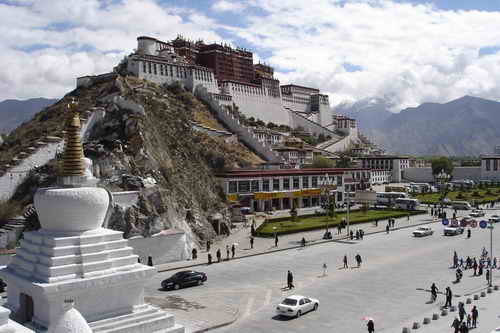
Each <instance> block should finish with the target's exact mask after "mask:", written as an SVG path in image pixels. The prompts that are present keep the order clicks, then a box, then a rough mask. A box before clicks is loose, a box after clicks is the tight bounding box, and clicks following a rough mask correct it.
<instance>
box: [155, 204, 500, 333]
mask: <svg viewBox="0 0 500 333" xmlns="http://www.w3.org/2000/svg"><path fill="white" fill-rule="evenodd" d="M494 213H498V211H489V214H494ZM432 228H433V229H434V230H435V233H434V235H432V236H429V237H425V238H413V237H411V231H412V229H403V230H399V231H394V232H391V233H390V234H388V235H387V234H385V233H379V234H374V235H370V236H369V237H365V239H364V240H362V241H337V242H331V243H325V244H321V245H316V246H310V247H306V248H300V249H293V250H289V251H284V252H277V253H273V254H268V255H263V256H256V257H249V258H244V259H241V260H235V261H229V262H227V263H224V264H219V265H212V266H206V267H203V268H201V269H200V270H202V271H205V272H206V273H207V274H208V277H209V278H208V281H207V283H206V284H205V285H203V286H201V287H193V288H186V289H182V290H179V291H171V292H165V291H161V290H158V286H159V284H160V281H161V280H162V279H163V278H165V277H167V276H169V275H171V274H173V273H174V272H168V273H167V274H158V276H157V277H156V278H155V279H154V281H152V283H151V284H150V285H149V286H148V288H147V289H146V296H149V297H150V298H151V297H152V299H155V300H156V301H158V300H161V299H169V300H171V301H172V300H177V301H178V303H179V304H184V308H183V311H186V312H187V313H189V317H190V318H192V320H196V314H197V311H207V310H208V309H213V312H214V313H213V316H214V317H216V316H217V315H220V314H221V313H222V312H224V307H228V308H238V309H239V318H238V320H237V321H236V322H235V323H234V324H232V325H230V326H227V327H226V328H220V329H218V330H217V331H220V332H241V333H245V332H304V330H309V331H311V332H318V333H320V332H365V331H366V327H365V323H364V322H363V321H362V320H361V318H362V317H364V316H371V317H373V318H374V319H375V324H376V331H377V332H391V333H392V332H395V333H396V332H401V328H402V327H403V326H405V325H406V326H408V325H409V324H410V323H412V322H413V321H414V320H415V318H422V319H423V317H424V316H431V315H432V313H435V312H439V307H440V306H442V305H443V304H444V298H443V296H440V297H439V298H438V301H437V302H436V303H433V304H429V303H428V300H429V298H430V295H429V293H428V292H427V291H425V290H424V289H428V288H429V286H430V285H431V283H432V282H435V283H436V284H437V286H438V287H439V288H440V289H441V290H444V288H445V287H446V286H451V288H452V290H453V292H454V293H455V294H456V295H460V296H462V297H461V298H460V299H459V298H457V299H456V301H458V300H462V301H465V298H464V297H463V295H465V294H469V293H472V292H477V291H478V290H482V288H484V287H485V286H486V281H485V278H484V275H483V276H482V277H471V276H470V275H471V274H470V272H469V271H467V272H465V274H464V279H463V280H462V282H461V283H459V284H453V283H452V281H453V280H454V277H455V274H454V270H452V269H450V268H449V266H450V265H451V260H452V254H453V251H454V250H456V251H457V252H458V254H459V256H463V257H466V256H467V255H470V256H476V257H478V256H479V254H480V251H481V249H482V247H483V246H486V247H487V248H489V231H486V230H481V229H473V232H472V238H471V239H466V238H465V235H463V236H462V235H459V236H453V237H444V236H442V229H443V227H442V226H441V225H439V224H432ZM498 229H500V225H499V227H498V228H496V229H495V231H494V238H498V235H499V234H500V231H498ZM356 253H359V254H360V255H361V256H362V258H363V265H362V267H361V268H350V269H340V267H341V266H342V263H341V260H342V257H343V255H344V254H347V255H348V257H349V261H350V264H351V263H353V261H354V259H353V258H354V255H356ZM324 262H326V263H327V265H328V267H329V270H328V275H327V276H326V277H321V274H322V268H321V267H322V265H323V263H324ZM289 269H290V270H291V271H292V272H293V274H294V284H295V286H296V288H295V289H294V290H293V291H288V290H284V289H282V288H283V286H284V285H285V284H286V272H287V270H289ZM495 273H496V275H498V276H499V277H500V271H498V273H497V272H495ZM495 273H494V276H495ZM290 294H302V295H307V296H310V297H314V298H318V299H319V300H320V303H321V304H320V307H319V309H318V311H317V312H314V313H309V314H307V315H304V316H303V317H301V318H299V319H291V320H283V319H281V318H277V317H275V315H274V309H275V307H276V305H277V303H279V301H280V300H282V299H283V298H284V297H285V296H286V295H290ZM166 310H167V311H168V308H167V309H166ZM449 319H451V318H449ZM450 321H451V320H450ZM498 321H499V325H500V319H499V320H498Z"/></svg>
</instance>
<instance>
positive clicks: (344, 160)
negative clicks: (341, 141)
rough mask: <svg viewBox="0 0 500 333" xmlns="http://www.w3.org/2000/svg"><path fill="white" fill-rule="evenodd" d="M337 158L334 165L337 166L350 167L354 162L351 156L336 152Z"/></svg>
mask: <svg viewBox="0 0 500 333" xmlns="http://www.w3.org/2000/svg"><path fill="white" fill-rule="evenodd" d="M338 155H339V159H338V160H337V161H336V163H335V166H336V167H337V168H352V167H353V166H354V163H353V162H352V160H351V156H349V155H348V154H344V153H338Z"/></svg>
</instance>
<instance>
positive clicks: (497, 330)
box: [490, 327, 500, 333]
mask: <svg viewBox="0 0 500 333" xmlns="http://www.w3.org/2000/svg"><path fill="white" fill-rule="evenodd" d="M498 332H500V327H497V328H495V329H494V330H493V331H491V332H490V333H498Z"/></svg>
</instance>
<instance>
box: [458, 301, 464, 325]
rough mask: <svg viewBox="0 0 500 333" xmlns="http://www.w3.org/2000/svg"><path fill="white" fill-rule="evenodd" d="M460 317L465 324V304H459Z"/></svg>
mask: <svg viewBox="0 0 500 333" xmlns="http://www.w3.org/2000/svg"><path fill="white" fill-rule="evenodd" d="M458 316H459V317H460V322H463V321H464V318H465V309H464V303H463V302H458Z"/></svg>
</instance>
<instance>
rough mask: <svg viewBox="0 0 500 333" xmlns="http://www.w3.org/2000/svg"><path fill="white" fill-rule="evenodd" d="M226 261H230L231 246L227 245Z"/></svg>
mask: <svg viewBox="0 0 500 333" xmlns="http://www.w3.org/2000/svg"><path fill="white" fill-rule="evenodd" d="M226 260H229V245H226Z"/></svg>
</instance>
